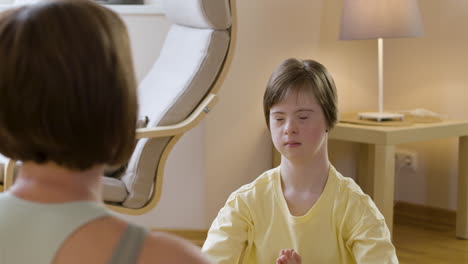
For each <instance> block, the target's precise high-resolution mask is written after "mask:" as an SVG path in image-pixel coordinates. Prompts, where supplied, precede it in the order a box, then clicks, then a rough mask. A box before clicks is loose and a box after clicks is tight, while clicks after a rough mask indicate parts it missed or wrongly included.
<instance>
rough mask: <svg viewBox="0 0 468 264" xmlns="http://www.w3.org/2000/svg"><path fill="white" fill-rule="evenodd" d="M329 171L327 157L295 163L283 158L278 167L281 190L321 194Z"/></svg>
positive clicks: (322, 156)
mask: <svg viewBox="0 0 468 264" xmlns="http://www.w3.org/2000/svg"><path fill="white" fill-rule="evenodd" d="M329 169H330V162H329V160H328V155H321V156H318V157H315V158H314V159H312V160H309V161H303V162H295V163H294V162H292V161H290V160H288V159H286V158H283V159H282V160H281V165H280V170H281V180H282V183H283V188H285V189H291V188H292V189H294V190H297V191H301V192H311V191H312V192H321V191H322V190H323V188H324V186H325V183H326V181H327V179H328V173H329Z"/></svg>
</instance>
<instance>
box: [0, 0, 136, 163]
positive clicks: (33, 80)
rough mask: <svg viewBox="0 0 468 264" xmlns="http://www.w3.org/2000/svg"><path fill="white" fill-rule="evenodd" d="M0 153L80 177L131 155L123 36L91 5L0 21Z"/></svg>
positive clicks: (65, 1) (46, 5)
mask: <svg viewBox="0 0 468 264" xmlns="http://www.w3.org/2000/svg"><path fill="white" fill-rule="evenodd" d="M0 40H1V41H0V61H1V64H0V98H1V103H0V153H2V154H4V155H5V156H7V157H10V158H13V159H18V160H23V161H34V162H37V163H43V162H48V161H51V162H55V163H57V164H59V165H61V166H64V167H67V168H70V169H75V170H84V169H88V168H90V167H92V166H94V165H97V164H120V163H123V162H125V161H126V160H127V159H128V158H129V156H130V155H131V153H132V150H133V146H134V142H135V124H136V116H137V100H136V81H135V76H134V70H133V63H132V59H131V55H130V44H129V40H128V34H127V30H126V28H125V25H124V23H123V22H122V20H121V19H120V18H119V17H118V16H117V15H116V14H115V13H114V12H112V11H110V10H109V9H107V8H105V7H102V6H100V5H98V4H95V3H93V1H89V0H52V1H44V2H40V3H38V4H35V5H30V6H24V7H19V8H17V9H13V10H9V11H6V12H3V13H2V14H0Z"/></svg>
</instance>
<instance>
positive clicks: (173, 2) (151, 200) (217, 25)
mask: <svg viewBox="0 0 468 264" xmlns="http://www.w3.org/2000/svg"><path fill="white" fill-rule="evenodd" d="M163 6H164V9H165V11H166V16H167V18H168V19H169V20H170V21H171V22H172V23H173V24H172V26H171V28H170V30H169V32H168V35H167V37H166V39H165V42H164V45H163V48H162V50H161V52H160V56H159V58H158V59H157V60H156V62H155V63H154V65H153V67H152V69H151V70H150V71H149V73H148V74H147V76H146V77H145V78H144V79H143V81H142V82H141V84H140V85H139V88H138V94H139V104H140V109H139V112H140V113H139V114H140V116H144V117H145V118H147V119H148V122H147V125H146V127H145V128H140V129H137V138H138V142H137V144H136V147H135V150H134V153H133V155H132V157H131V158H130V160H129V162H128V164H127V165H126V166H125V167H124V168H121V169H120V170H116V171H109V172H108V173H107V175H105V176H103V177H102V182H103V199H104V201H106V203H108V205H109V206H110V207H111V208H112V209H114V210H115V211H118V212H121V213H125V214H143V213H145V212H147V211H148V210H150V209H151V208H153V207H154V206H155V205H156V204H157V202H158V200H159V198H160V194H161V187H162V180H163V175H164V166H165V162H166V160H167V156H168V155H169V153H170V151H171V150H172V148H173V146H174V145H175V144H176V142H177V141H178V140H179V138H180V137H181V136H182V135H183V134H184V133H185V132H187V131H188V130H190V129H191V128H193V127H194V126H196V125H197V124H198V123H199V122H200V121H201V120H202V119H203V117H204V116H205V115H206V114H207V113H208V112H209V111H210V109H211V108H212V107H213V105H214V104H215V103H216V100H217V98H216V92H217V90H218V89H219V87H220V85H221V83H222V81H223V79H224V75H225V74H226V72H227V68H228V66H229V64H230V60H231V58H232V52H233V43H232V36H231V35H232V28H231V10H230V5H229V0H164V1H163ZM1 164H3V165H4V168H3V170H4V173H3V174H4V176H5V179H4V181H3V186H4V188H8V186H9V185H11V183H12V181H13V174H14V167H15V163H14V162H12V161H9V162H6V161H5V160H3V161H2V160H0V166H1ZM0 171H1V170H0ZM0 176H1V175H0ZM1 178H2V177H0V179H1Z"/></svg>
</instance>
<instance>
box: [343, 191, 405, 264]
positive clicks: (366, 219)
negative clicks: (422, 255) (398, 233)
mask: <svg viewBox="0 0 468 264" xmlns="http://www.w3.org/2000/svg"><path fill="white" fill-rule="evenodd" d="M348 220H350V223H349V224H350V225H349V229H348V230H349V233H348V234H349V236H348V239H347V242H346V245H347V247H348V248H349V249H350V250H351V252H352V254H353V255H354V258H355V260H356V263H359V264H361V263H381V264H387V263H388V264H390V263H391V264H394V263H398V259H397V256H396V251H395V247H394V246H393V244H392V239H391V234H390V231H389V229H388V227H387V225H386V223H385V219H384V217H383V215H382V214H381V213H380V212H379V210H378V209H377V207H376V206H375V204H374V202H373V201H372V200H371V199H370V198H369V197H367V196H366V197H365V198H363V199H361V200H360V201H359V202H358V204H357V205H356V208H355V210H354V216H353V217H350V218H349V219H348Z"/></svg>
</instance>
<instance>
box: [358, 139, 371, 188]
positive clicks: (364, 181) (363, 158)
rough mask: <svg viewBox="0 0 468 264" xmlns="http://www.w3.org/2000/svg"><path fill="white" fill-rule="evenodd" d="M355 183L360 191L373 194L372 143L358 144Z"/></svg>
mask: <svg viewBox="0 0 468 264" xmlns="http://www.w3.org/2000/svg"><path fill="white" fill-rule="evenodd" d="M357 174H358V175H357V183H358V184H359V187H361V189H362V191H363V192H364V193H366V194H368V195H369V196H370V197H373V196H374V178H373V175H374V145H371V144H364V143H363V144H359V160H358V171H357Z"/></svg>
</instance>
